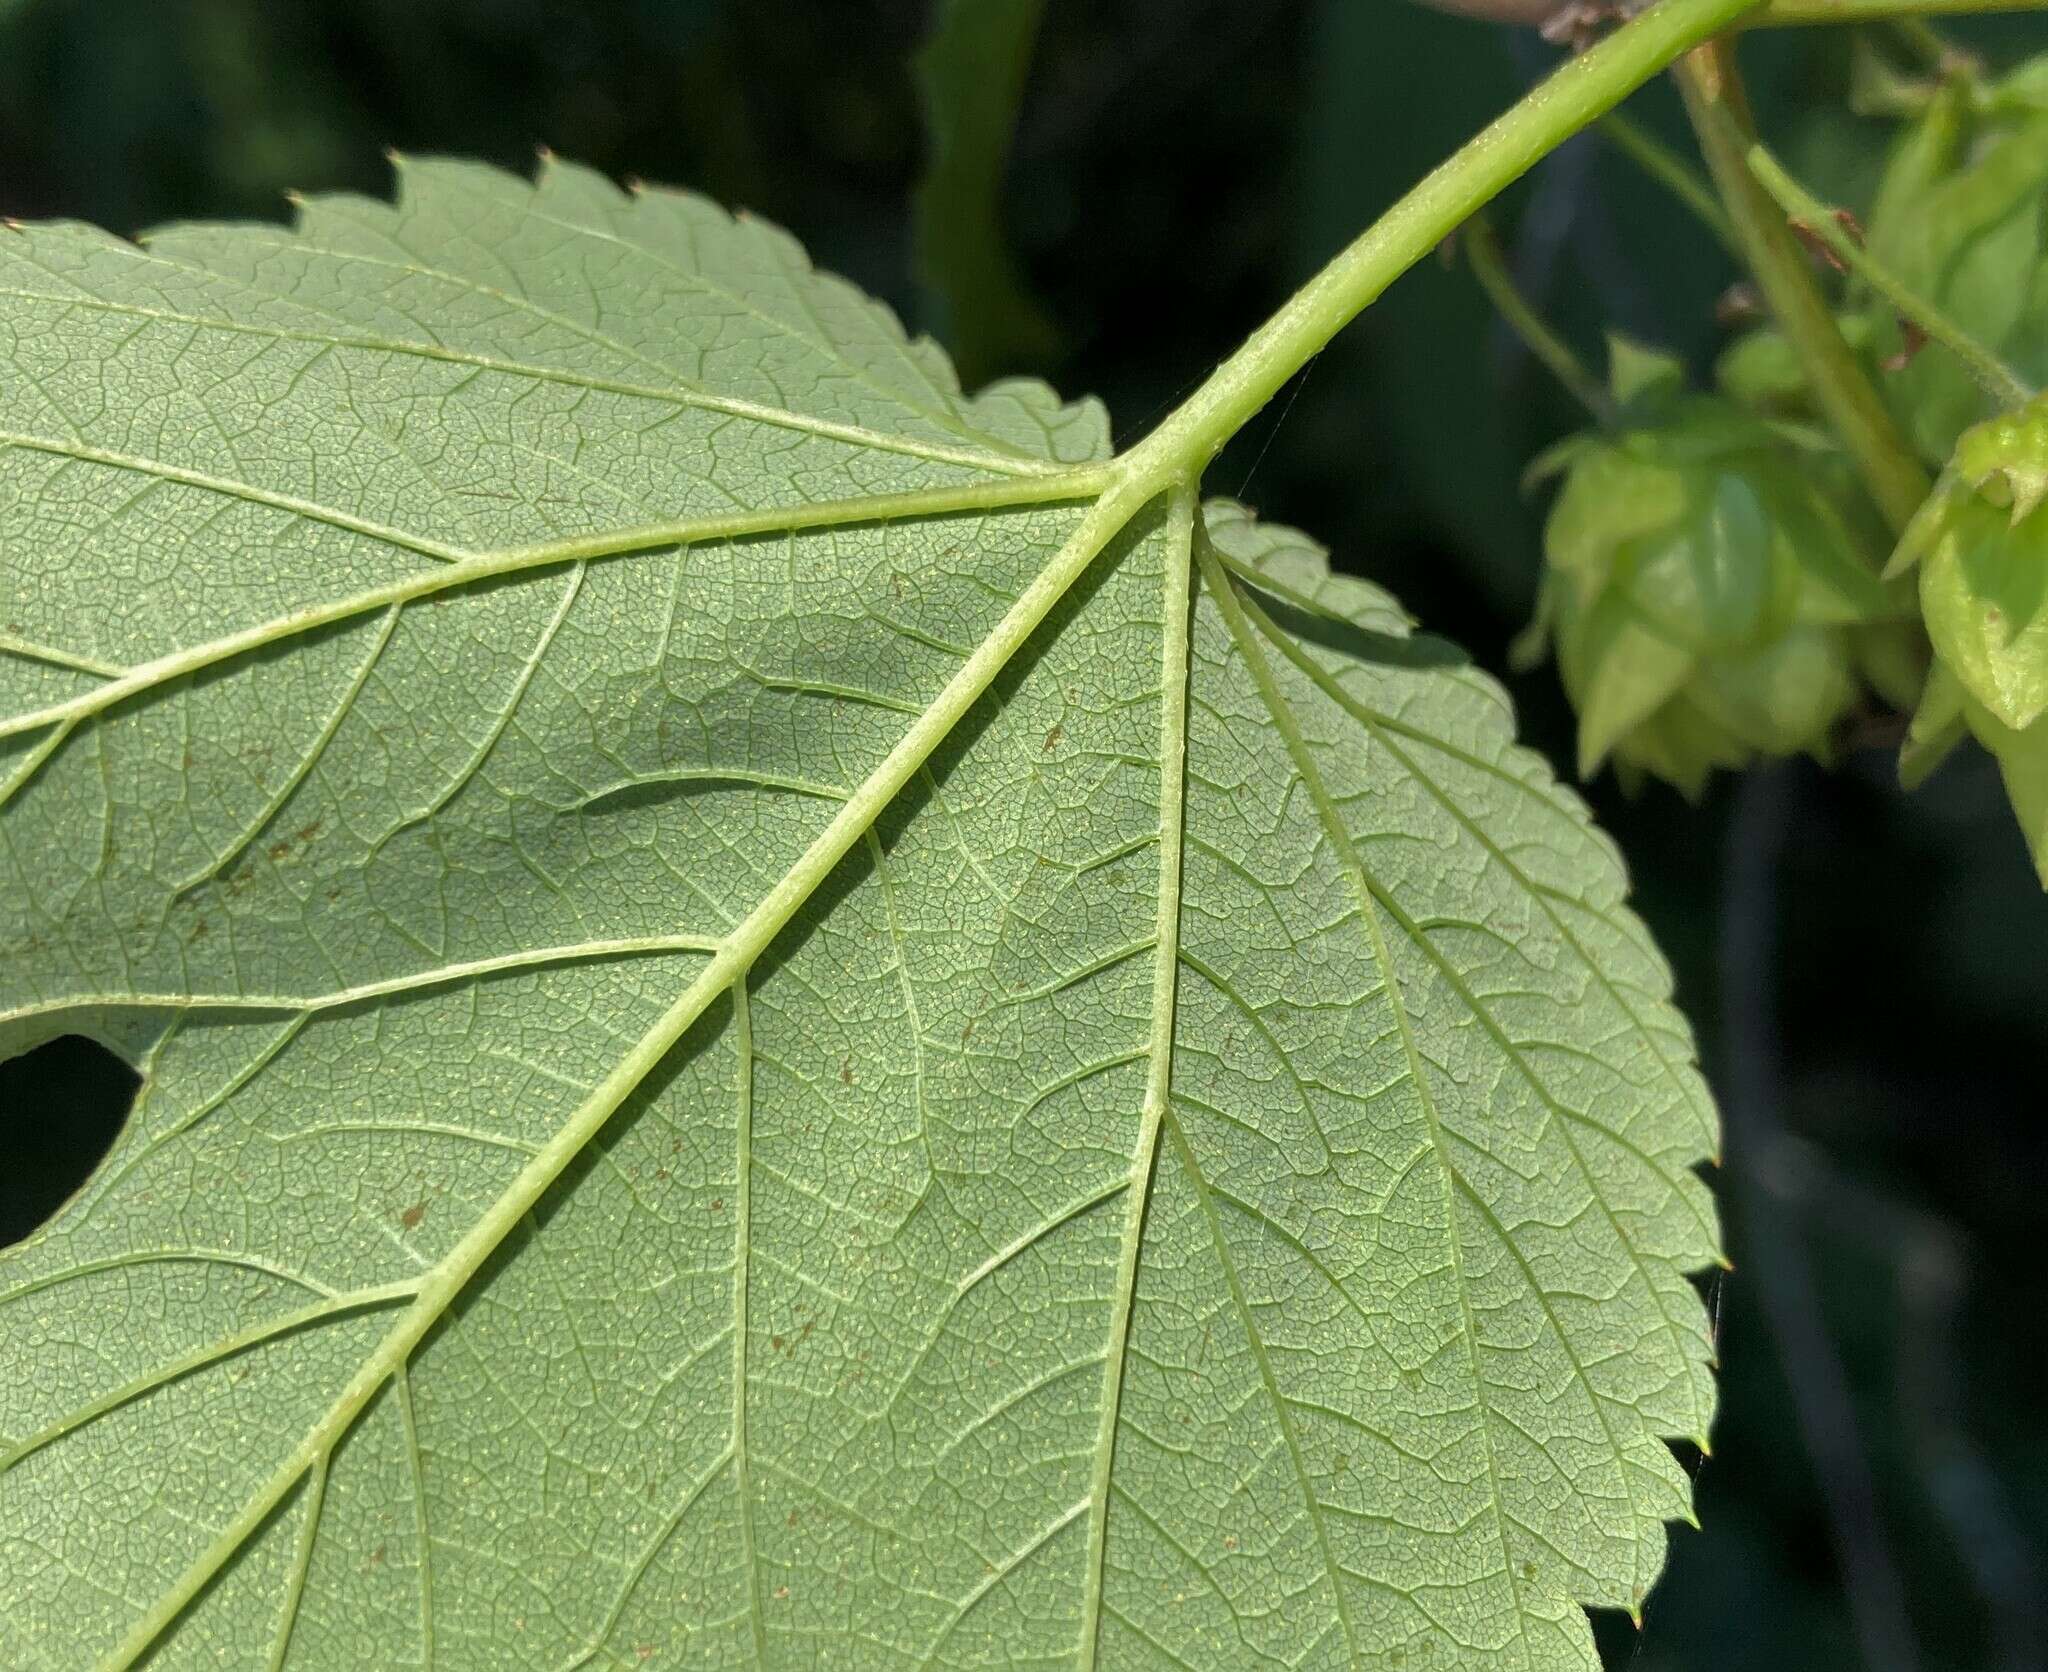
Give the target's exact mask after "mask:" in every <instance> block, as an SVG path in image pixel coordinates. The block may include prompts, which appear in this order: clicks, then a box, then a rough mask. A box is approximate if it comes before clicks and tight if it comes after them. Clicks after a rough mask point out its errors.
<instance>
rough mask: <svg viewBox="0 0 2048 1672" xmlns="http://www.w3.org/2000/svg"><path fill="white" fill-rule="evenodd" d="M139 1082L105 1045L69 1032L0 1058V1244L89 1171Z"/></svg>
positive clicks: (35, 1220) (50, 1209) (36, 1220)
mask: <svg viewBox="0 0 2048 1672" xmlns="http://www.w3.org/2000/svg"><path fill="white" fill-rule="evenodd" d="M141 1084H142V1076H141V1075H139V1074H137V1073H136V1072H135V1070H134V1069H132V1068H130V1067H129V1066H128V1065H127V1064H126V1063H125V1062H123V1061H122V1060H121V1059H120V1058H119V1057H117V1056H115V1055H114V1053H113V1052H112V1051H110V1050H108V1049H107V1048H106V1046H104V1045H102V1044H100V1043H98V1042H97V1041H96V1040H91V1039H86V1038H84V1037H83V1036H81V1035H79V1034H75V1033H67V1034H65V1035H64V1036H63V1037H61V1038H58V1039H52V1040H50V1041H49V1042H48V1043H47V1044H43V1045H38V1046H37V1047H36V1048H35V1049H34V1050H33V1051H26V1052H23V1053H22V1055H20V1056H18V1057H10V1058H9V1059H8V1060H7V1061H5V1062H0V1247H5V1246H6V1245H7V1244H8V1243H11V1242H19V1241H20V1240H21V1239H22V1238H23V1237H25V1236H27V1235H28V1234H29V1232H31V1231H33V1230H34V1229H35V1228H36V1227H37V1226H38V1225H40V1224H42V1223H43V1222H44V1221H45V1220H47V1219H49V1218H50V1217H51V1216H52V1215H53V1214H55V1213H56V1211H57V1210H58V1209H59V1208H61V1207H62V1206H63V1205H64V1204H65V1203H66V1202H67V1201H69V1200H70V1199H71V1197H72V1196H73V1195H74V1194H76V1192H77V1191H78V1188H79V1187H80V1186H81V1185H82V1184H84V1183H85V1181H86V1180H87V1179H88V1178H90V1177H91V1176H92V1172H93V1169H94V1168H95V1167H97V1166H98V1165H99V1164H100V1162H101V1161H102V1160H103V1159H104V1158H105V1156H106V1153H107V1151H108V1150H110V1149H111V1148H113V1145H114V1139H115V1137H116V1136H118V1135H119V1133H120V1131H121V1127H122V1124H123V1123H124V1122H125V1121H126V1120H127V1119H128V1111H129V1109H130V1108H132V1107H133V1106H134V1103H135V1092H136V1088H137V1087H139V1086H140V1085H141Z"/></svg>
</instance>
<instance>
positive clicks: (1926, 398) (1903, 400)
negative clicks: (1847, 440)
mask: <svg viewBox="0 0 2048 1672" xmlns="http://www.w3.org/2000/svg"><path fill="white" fill-rule="evenodd" d="M2044 201H2048V56H2043V57H2040V58H2036V59H2034V60H2032V61H2030V62H2029V63H2026V64H2023V65H2021V66H2020V67H2019V68H2018V69H2016V70H2014V71H2013V72H2012V73H2011V74H2009V75H2007V76H2004V77H2002V78H2000V79H1997V80H1990V81H1984V80H1979V79H1977V78H1975V77H1973V76H1970V75H1956V76H1954V77H1951V78H1950V79H1949V80H1947V81H1946V82H1944V83H1943V84H1942V85H1941V86H1940V87H1939V88H1937V89H1935V90H1933V91H1932V92H1931V93H1930V95H1929V97H1928V99H1927V102H1926V105H1925V107H1924V108H1923V109H1922V111H1921V112H1920V114H1919V116H1918V117H1917V118H1915V120H1914V121H1913V122H1911V123H1910V124H1909V125H1908V126H1907V127H1906V129H1905V130H1904V131H1903V132H1902V134H1901V135H1900V138H1899V140H1898V142H1897V144H1896V145H1895V146H1894V148H1893V152H1892V156H1891V159H1890V161H1889V163H1888V164H1887V165H1886V169H1885V174H1884V179H1883V181H1882V183H1881V185H1880V186H1879V189H1878V194H1877V198H1876V200H1875V202H1874V203H1873V205H1872V207H1871V214H1870V226H1869V244H1870V251H1871V253H1872V255H1874V256H1876V257H1877V258H1878V260H1880V261H1881V262H1882V263H1884V265H1885V266H1887V267H1889V268H1890V269H1891V271H1892V272H1893V274H1894V275H1895V276H1897V277H1898V278H1899V279H1900V280H1901V281H1903V282H1904V284H1905V285H1906V287H1907V288H1908V289H1910V290H1912V291H1913V292H1915V293H1916V294H1917V295H1920V296H1923V297H1925V298H1926V299H1927V300H1928V301H1930V302H1931V303H1933V304H1934V306H1935V307H1936V308H1938V309H1939V310H1940V311H1941V312H1942V313H1944V314H1946V315H1947V316H1948V318H1949V319H1950V320H1951V321H1953V322H1954V323H1955V324H1956V325H1958V326H1960V327H1961V328H1962V329H1963V330H1964V331H1965V332H1967V333H1968V334H1969V335H1970V336H1971V337H1974V338H1975V339H1976V340H1977V341H1978V342H1980V343H1982V344H1983V345H1984V346H1985V347H1986V348H1988V349H1990V350H1991V351H1992V352H1994V353H1995V354H1997V355H1998V356H1999V357H2000V358H2001V359H2003V360H2004V361H2005V362H2006V363H2007V364H2008V365H2010V366H2012V367H2013V368H2014V369H2015V370H2016V371H2018V372H2019V373H2020V374H2021V376H2023V377H2025V378H2027V379H2028V380H2029V381H2031V382H2033V383H2034V384H2036V385H2038V384H2041V383H2043V382H2048V213H2044V211H2043V204H2044ZM1873 318H1874V323H1875V332H1874V336H1875V340H1874V342H1873V345H1872V346H1873V348H1874V349H1875V351H1876V353H1877V355H1878V358H1879V359H1880V360H1881V361H1883V360H1889V361H1891V362H1892V363H1893V364H1894V365H1896V363H1897V359H1898V358H1900V357H1905V358H1906V359H1907V363H1906V364H1905V365H1903V366H1902V367H1898V369H1895V370H1892V371H1890V372H1888V373H1887V374H1886V375H1885V377H1884V382H1883V387H1884V388H1885V390H1886V393H1887V396H1888V398H1889V400H1890V403H1891V406H1892V409H1893V411H1894V413H1895V414H1896V415H1897V417H1898V420H1899V422H1900V424H1901V425H1902V426H1903V427H1904V428H1905V429H1906V431H1907V433H1908V434H1909V435H1910V436H1911V437H1912V439H1913V441H1914V442H1915V444H1916V445H1917V446H1918V447H1919V448H1920V450H1921V451H1922V452H1923V453H1924V454H1925V455H1926V457H1927V458H1928V459H1930V460H1941V459H1946V458H1947V457H1948V456H1949V454H1950V452H1951V451H1952V449H1953V448H1954V447H1955V445H1956V442H1957V439H1958V437H1960V436H1961V434H1962V432H1963V431H1964V430H1966V429H1968V428H1969V427H1970V426H1971V425H1972V424H1975V423H1978V422H1980V421H1981V420H1983V419H1984V418H1986V417H1988V416H1990V415H1991V413H1992V410H1993V407H1992V402H1991V400H1990V398H1989V397H1988V396H1987V395H1986V394H1985V393H1984V392H1983V390H1981V389H1980V388H1979V387H1978V386H1977V384H1976V383H1975V382H1974V381H1973V380H1972V379H1971V377H1970V374H1969V372H1968V371H1967V370H1966V369H1965V368H1964V366H1963V365H1962V364H1961V362H1959V361H1958V360H1957V359H1956V358H1955V357H1954V356H1953V355H1949V354H1943V353H1939V352H1937V351H1935V350H1933V349H1925V350H1922V351H1920V352H1918V353H1910V354H1908V352H1907V351H1909V350H1910V348H1911V346H1912V345H1910V344H1908V343H1907V342H1906V341H1905V332H1904V327H1902V326H1901V325H1900V323H1899V322H1898V321H1897V320H1896V319H1894V318H1893V317H1892V316H1891V315H1890V314H1889V312H1888V311H1883V310H1879V311H1878V312H1876V313H1875V314H1874V315H1873Z"/></svg>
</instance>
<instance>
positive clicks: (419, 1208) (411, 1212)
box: [398, 1202, 427, 1231]
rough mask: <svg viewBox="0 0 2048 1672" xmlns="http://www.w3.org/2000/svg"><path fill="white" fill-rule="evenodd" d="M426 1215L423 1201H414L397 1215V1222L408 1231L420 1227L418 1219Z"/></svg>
mask: <svg viewBox="0 0 2048 1672" xmlns="http://www.w3.org/2000/svg"><path fill="white" fill-rule="evenodd" d="M426 1217H427V1204H426V1203H425V1202H415V1203H413V1205H412V1206H411V1207H409V1208H407V1209H406V1210H405V1212H403V1213H401V1214H400V1215H399V1216H398V1222H399V1224H401V1225H403V1226H404V1227H405V1228H406V1229H407V1230H408V1231H417V1230H418V1229H419V1228H420V1221H421V1220H423V1219H425V1218H426Z"/></svg>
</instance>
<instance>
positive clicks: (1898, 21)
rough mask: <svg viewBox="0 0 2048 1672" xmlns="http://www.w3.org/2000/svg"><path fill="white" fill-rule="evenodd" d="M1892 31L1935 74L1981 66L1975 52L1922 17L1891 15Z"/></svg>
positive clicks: (1949, 73)
mask: <svg viewBox="0 0 2048 1672" xmlns="http://www.w3.org/2000/svg"><path fill="white" fill-rule="evenodd" d="M1892 33H1893V34H1894V35H1896V36H1897V37H1898V38H1899V40H1900V41H1901V42H1902V43H1903V44H1904V45H1905V46H1906V48H1907V49H1908V50H1909V51H1911V52H1912V53H1913V54H1914V55H1915V56H1916V57H1918V58H1919V59H1920V61H1921V62H1922V63H1923V64H1925V65H1926V67H1927V68H1928V69H1930V70H1932V71H1933V72H1934V73H1935V74H1936V75H1952V74H1954V73H1955V72H1957V71H1958V70H1975V69H1979V68H1981V66H1980V65H1979V64H1978V62H1977V58H1976V55H1975V54H1974V53H1970V52H1965V51H1964V50H1963V49H1962V48H1961V47H1959V46H1957V45H1956V44H1955V42H1953V41H1951V40H1949V39H1947V38H1946V37H1945V36H1944V35H1943V34H1942V33H1941V31H1940V30H1938V29H1936V28H1935V27H1934V25H1933V24H1931V23H1929V22H1928V21H1927V20H1926V19H1925V18H1923V17H1901V18H1894V19H1893V20H1892Z"/></svg>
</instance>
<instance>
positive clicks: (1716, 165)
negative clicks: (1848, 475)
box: [1677, 41, 1930, 533]
mask: <svg viewBox="0 0 2048 1672" xmlns="http://www.w3.org/2000/svg"><path fill="white" fill-rule="evenodd" d="M1677 75H1678V85H1679V91H1680V92H1681V93H1683V94H1684V95H1685V106H1686V110H1687V112H1688V113H1689V114H1690V115H1691V117H1692V123H1693V129H1694V131H1695V132H1696V133H1697V134H1698V135H1699V141H1700V150H1701V151H1702V153H1704V155H1705V156H1706V159H1707V171H1708V172H1709V173H1710V174H1712V175H1713V177H1714V185H1715V187H1716V189H1717V190H1718V191H1719V192H1720V194H1721V202H1722V204H1723V206H1724V207H1725V208H1726V209H1727V211H1728V218H1729V219H1730V220H1731V221H1732V222H1733V223H1734V226H1735V232H1736V236H1737V238H1738V239H1739V240H1740V241H1741V244H1742V251H1743V255H1744V257H1745V258H1746V259H1747V261H1748V263H1749V269H1750V271H1751V272H1752V273H1753V274H1755V276H1756V281H1757V285H1758V288H1760V289H1761V290H1762V291H1763V293H1764V300H1765V301H1766V302H1767V303H1768V304H1769V305H1770V310H1771V314H1772V316H1773V317H1774V318H1775V319H1776V320H1777V322H1778V328H1779V329H1780V330H1781V331H1783V332H1784V333H1785V338H1786V341H1788V342H1789V343H1790V344H1791V345H1792V349H1793V352H1794V353H1795V354H1797V355H1798V357H1799V363H1800V366H1801V368H1802V369H1803V370H1804V371H1805V373H1806V380H1807V382H1808V383H1809V384H1810V385H1811V386H1812V389H1813V396H1814V401H1815V403H1816V404H1817V405H1818V406H1819V407H1820V410H1821V413H1822V415H1823V416H1824V417H1826V419H1827V420H1828V423H1829V424H1830V426H1832V428H1833V429H1834V432H1835V434H1836V435H1837V436H1838V437H1839V438H1840V439H1841V442H1842V445H1843V446H1844V447H1845V448H1846V449H1847V451H1848V454H1849V457H1850V458H1851V459H1852V460H1853V461H1854V462H1855V464H1856V468H1857V470H1858V471H1859V473H1860V474H1861V475H1862V477H1863V481H1864V484H1865V486H1867V487H1868V488H1869V490H1870V496H1871V498H1872V499H1873V500H1874V501H1876V503H1877V507H1878V509H1879V510H1880V511H1882V512H1883V513H1884V517H1885V520H1886V521H1887V522H1888V523H1890V524H1891V526H1892V531H1893V532H1894V533H1899V532H1902V531H1903V530H1904V529H1905V526H1906V524H1907V523H1909V522H1911V521H1912V520H1913V513H1914V512H1915V511H1917V510H1919V508H1920V502H1921V501H1922V500H1924V499H1925V498H1926V497H1927V491H1928V488H1929V486H1930V483H1929V481H1928V477H1927V472H1926V470H1925V469H1924V468H1922V466H1921V463H1920V460H1919V459H1918V458H1917V457H1916V456H1915V455H1914V453H1913V450H1912V448H1911V447H1910V446H1908V445H1907V442H1906V438H1905V437H1904V436H1903V435H1901V434H1900V433H1899V427H1898V425H1897V424H1895V423H1894V422H1893V421H1892V416H1891V414H1890V412H1888V411H1887V410H1886V409H1885V404H1884V399H1883V397H1882V396H1880V395H1879V394H1878V392H1877V388H1876V386H1875V385H1874V384H1873V383H1872V382H1871V381H1870V379H1869V378H1868V377H1867V376H1865V375H1864V371H1863V367H1862V365H1861V364H1860V363H1859V362H1858V361H1857V358H1856V355H1855V353H1854V351H1853V350H1852V349H1851V348H1850V347H1849V345H1848V343H1846V342H1845V341H1843V339H1842V332H1841V328H1840V327H1839V326H1837V325H1836V324H1835V316H1834V314H1833V312H1832V311H1831V310H1830V309H1829V307H1828V304H1827V302H1826V300H1825V299H1824V298H1823V297H1822V296H1821V293H1820V289H1819V287H1818V286H1817V285H1816V284H1815V283H1814V278H1813V270H1812V268H1811V266H1810V265H1809V264H1808V259H1807V255H1806V251H1805V250H1804V248H1802V247H1801V245H1800V243H1799V240H1798V239H1797V238H1795V237H1794V236H1793V234H1792V229H1791V227H1790V226H1789V225H1787V224H1786V221H1785V217H1784V215H1783V213H1782V212H1780V210H1779V208H1778V205H1777V203H1776V202H1775V201H1774V200H1773V199H1772V198H1771V196H1770V194H1769V193H1767V192H1766V191H1765V190H1764V189H1763V187H1762V186H1761V185H1760V184H1758V182H1757V179H1756V176H1755V175H1753V174H1751V173H1750V171H1749V148H1750V147H1751V146H1752V145H1753V144H1755V143H1756V127H1755V124H1754V123H1753V122H1752V121H1751V119H1750V114H1749V105H1748V101H1747V100H1746V99H1745V98H1744V97H1743V92H1742V82H1741V76H1740V72H1739V71H1738V70H1737V69H1736V65H1735V51H1734V48H1733V46H1732V44H1731V43H1729V42H1727V41H1715V42H1712V43H1710V44H1708V45H1706V46H1703V47H1700V48H1698V49H1697V50H1695V51H1693V52H1691V53H1689V54H1687V55H1686V57H1685V58H1683V59H1682V60H1680V61H1679V63H1678V65H1677Z"/></svg>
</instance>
